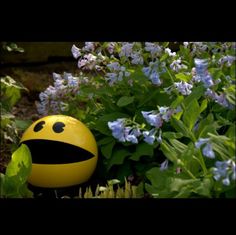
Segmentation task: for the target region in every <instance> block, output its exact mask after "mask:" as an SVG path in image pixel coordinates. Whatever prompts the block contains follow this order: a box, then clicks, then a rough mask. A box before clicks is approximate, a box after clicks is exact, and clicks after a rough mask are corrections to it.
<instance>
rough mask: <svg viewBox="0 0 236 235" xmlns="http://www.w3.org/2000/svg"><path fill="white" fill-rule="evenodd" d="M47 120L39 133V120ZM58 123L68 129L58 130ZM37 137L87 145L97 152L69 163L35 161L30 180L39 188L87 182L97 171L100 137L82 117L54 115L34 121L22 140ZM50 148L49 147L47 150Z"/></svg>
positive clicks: (84, 146)
mask: <svg viewBox="0 0 236 235" xmlns="http://www.w3.org/2000/svg"><path fill="white" fill-rule="evenodd" d="M41 121H45V124H44V126H43V128H42V129H41V130H40V131H38V132H35V131H34V127H35V125H37V123H39V122H41ZM56 122H63V123H64V124H65V127H64V131H63V132H61V133H55V132H54V131H53V129H52V127H53V124H55V123H56ZM33 139H45V140H53V141H60V142H64V143H68V144H72V145H75V146H78V147H80V148H83V149H85V150H87V151H89V152H91V153H93V154H94V157H93V158H91V159H88V160H85V161H81V162H75V163H66V164H35V163H33V164H32V172H31V175H30V177H29V179H28V181H29V183H31V184H32V185H34V186H39V187H47V188H54V187H66V186H72V185H76V184H80V183H83V182H86V181H87V180H88V179H89V178H90V177H91V176H92V174H93V172H94V170H95V168H96V165H97V158H98V156H97V155H98V150H97V144H96V140H95V138H94V136H93V134H92V133H91V131H90V130H89V129H88V128H87V127H86V126H85V125H84V124H83V123H82V122H80V121H79V120H77V119H75V118H72V117H69V116H64V115H52V116H46V117H43V118H41V119H39V120H37V121H36V122H34V123H33V124H32V125H31V126H30V127H29V128H28V129H27V130H26V131H25V132H24V134H23V136H22V138H21V142H23V141H26V140H33ZM45 151H47V149H45Z"/></svg>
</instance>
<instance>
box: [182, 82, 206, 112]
mask: <svg viewBox="0 0 236 235" xmlns="http://www.w3.org/2000/svg"><path fill="white" fill-rule="evenodd" d="M205 90H206V88H205V87H204V86H199V87H197V88H195V89H194V90H193V92H192V93H191V94H190V95H189V96H188V97H186V98H185V100H184V101H183V103H184V105H185V107H188V106H189V104H190V103H191V102H192V101H193V100H196V101H197V100H198V99H199V98H201V97H202V95H203V94H204V92H205Z"/></svg>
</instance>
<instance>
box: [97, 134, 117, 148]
mask: <svg viewBox="0 0 236 235" xmlns="http://www.w3.org/2000/svg"><path fill="white" fill-rule="evenodd" d="M113 140H114V138H113V137H111V136H108V137H105V138H102V139H101V140H99V141H97V145H98V146H101V145H105V144H108V143H110V142H112V141H113Z"/></svg>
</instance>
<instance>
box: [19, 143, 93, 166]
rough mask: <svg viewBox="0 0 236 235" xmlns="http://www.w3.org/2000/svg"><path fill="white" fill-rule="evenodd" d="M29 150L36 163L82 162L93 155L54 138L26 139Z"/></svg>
mask: <svg viewBox="0 0 236 235" xmlns="http://www.w3.org/2000/svg"><path fill="white" fill-rule="evenodd" d="M22 143H23V144H26V145H27V146H28V147H29V149H30V152H31V156H32V162H33V163H38V164H66V163H74V162H82V161H86V160H89V159H91V158H93V157H94V154H92V153H91V152H89V151H87V150H85V149H83V148H80V147H79V146H75V145H72V144H67V143H63V142H60V141H54V140H43V139H35V140H26V141H23V142H22Z"/></svg>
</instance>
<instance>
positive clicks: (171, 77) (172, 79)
mask: <svg viewBox="0 0 236 235" xmlns="http://www.w3.org/2000/svg"><path fill="white" fill-rule="evenodd" d="M165 68H166V71H167V73H168V74H169V76H170V79H171V81H172V82H173V83H174V82H175V81H174V78H173V76H172V75H171V73H170V71H169V69H168V68H167V67H166V66H165Z"/></svg>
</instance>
